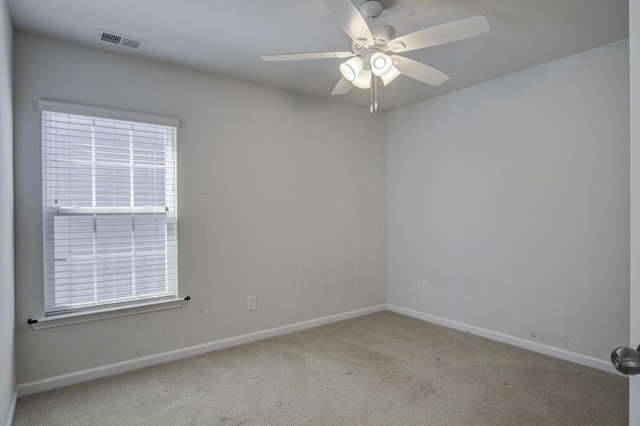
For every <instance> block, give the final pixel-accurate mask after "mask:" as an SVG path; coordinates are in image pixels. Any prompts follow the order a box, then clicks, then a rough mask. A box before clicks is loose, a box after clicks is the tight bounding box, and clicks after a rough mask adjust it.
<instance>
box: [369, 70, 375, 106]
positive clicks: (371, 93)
mask: <svg viewBox="0 0 640 426" xmlns="http://www.w3.org/2000/svg"><path fill="white" fill-rule="evenodd" d="M373 79H374V80H375V77H374V78H373ZM369 114H373V85H371V90H370V91H369Z"/></svg>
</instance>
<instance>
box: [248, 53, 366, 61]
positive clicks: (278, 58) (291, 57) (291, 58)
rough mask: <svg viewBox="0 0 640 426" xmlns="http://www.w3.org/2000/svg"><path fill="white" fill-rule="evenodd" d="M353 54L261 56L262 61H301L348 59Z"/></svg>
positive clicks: (353, 54)
mask: <svg viewBox="0 0 640 426" xmlns="http://www.w3.org/2000/svg"><path fill="white" fill-rule="evenodd" d="M355 55H356V54H355V53H353V52H312V53H284V54H281V55H262V56H260V57H261V58H262V60H263V61H302V60H307V59H327V58H329V59H330V58H350V57H352V56H355Z"/></svg>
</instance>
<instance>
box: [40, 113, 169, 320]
mask: <svg viewBox="0 0 640 426" xmlns="http://www.w3.org/2000/svg"><path fill="white" fill-rule="evenodd" d="M39 108H40V109H41V111H42V166H43V173H42V193H43V221H44V226H43V230H44V235H43V241H44V286H45V287H44V294H45V312H46V314H48V315H49V314H55V313H63V312H73V311H78V310H85V309H95V308H96V307H107V306H113V305H121V304H127V303H139V302H140V301H141V300H158V299H167V298H176V297H177V227H176V224H177V222H176V220H177V215H176V133H177V120H176V122H175V123H174V122H170V120H165V118H166V117H160V119H158V120H153V119H149V117H153V116H147V115H134V116H132V117H133V119H132V120H133V121H130V120H124V119H122V117H126V113H123V112H119V111H112V110H105V109H101V108H93V107H86V108H83V107H82V106H75V105H70V104H62V103H56V102H50V101H40V103H39ZM70 111H71V112H70ZM83 112H84V113H85V114H82V113H83ZM114 117H116V118H114ZM136 118H143V119H144V122H142V121H135V119H136ZM154 121H155V123H154ZM167 121H169V122H170V123H169V125H167V124H162V123H165V122H167ZM159 123H160V124H159ZM171 124H173V125H171Z"/></svg>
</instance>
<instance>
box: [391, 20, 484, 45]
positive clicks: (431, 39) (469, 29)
mask: <svg viewBox="0 0 640 426" xmlns="http://www.w3.org/2000/svg"><path fill="white" fill-rule="evenodd" d="M489 30H491V27H489V22H488V21H487V17H486V16H484V15H480V16H474V17H471V18H465V19H459V20H457V21H452V22H447V23H446V24H440V25H435V26H433V27H429V28H425V29H423V30H419V31H416V32H413V33H409V34H405V35H403V36H400V37H396V38H394V39H393V40H389V41H388V42H387V48H388V49H389V50H391V51H392V52H408V51H410V50H417V49H424V48H425V47H431V46H437V45H439V44H445V43H450V42H452V41H457V40H462V39H465V38H469V37H473V36H477V35H480V34H484V33H486V32H488V31H489Z"/></svg>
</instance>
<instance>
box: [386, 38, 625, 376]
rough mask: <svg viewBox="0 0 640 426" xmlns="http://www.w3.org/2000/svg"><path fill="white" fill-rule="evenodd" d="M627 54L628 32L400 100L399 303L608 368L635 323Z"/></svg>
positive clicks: (393, 209) (391, 279)
mask: <svg viewBox="0 0 640 426" xmlns="http://www.w3.org/2000/svg"><path fill="white" fill-rule="evenodd" d="M628 64H629V62H628V41H627V40H623V41H619V42H616V43H613V44H610V45H607V46H603V47H600V48H597V49H593V50H590V51H586V52H583V53H580V54H577V55H574V56H570V57H566V58H563V59H560V60H558V61H554V62H550V63H547V64H544V65H541V66H537V67H534V68H530V69H527V70H524V71H522V72H518V73H515V74H511V75H508V76H506V77H502V78H499V79H496V80H493V81H489V82H487V83H483V84H480V85H477V86H474V87H471V88H468V89H465V90H461V91H459V92H455V93H451V94H448V95H445V96H442V97H439V98H436V99H432V100H430V101H427V102H423V103H420V104H417V105H414V106H409V107H406V108H402V109H399V110H395V111H392V112H390V113H389V114H388V120H387V145H388V150H387V182H388V187H387V193H388V206H389V207H388V213H387V215H388V249H387V250H388V268H387V270H388V284H387V285H388V303H390V304H392V305H396V306H399V307H402V308H405V309H410V310H413V311H415V312H417V313H420V314H428V315H431V316H433V317H434V318H436V319H440V320H442V321H448V324H456V323H458V324H461V325H466V326H469V327H468V328H473V329H475V331H477V332H479V333H483V334H487V335H490V336H491V337H493V338H499V339H502V340H505V341H508V342H509V343H513V344H518V345H521V346H523V347H528V348H530V349H534V350H539V351H541V352H545V353H546V352H549V353H553V354H554V355H556V356H565V355H566V356H567V357H568V358H569V359H571V360H573V361H577V362H583V363H586V364H588V365H593V366H597V367H600V368H603V369H607V370H609V369H610V365H609V354H610V352H611V350H612V349H613V348H615V347H617V346H620V345H621V344H622V343H621V342H626V341H627V339H628V335H629V323H628V318H629V303H628V297H629V163H628V158H629V157H628V156H629V106H628V105H629V83H628V82H629V70H628V66H629V65H628ZM423 280H427V281H429V284H430V285H429V287H430V290H429V293H428V294H422V293H421V292H420V283H421V281H423ZM487 331H488V332H487Z"/></svg>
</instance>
